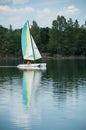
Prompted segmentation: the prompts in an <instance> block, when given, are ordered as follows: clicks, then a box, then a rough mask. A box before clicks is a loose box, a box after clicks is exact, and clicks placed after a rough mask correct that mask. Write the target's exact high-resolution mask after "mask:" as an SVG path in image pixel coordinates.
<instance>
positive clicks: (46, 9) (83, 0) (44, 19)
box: [0, 0, 86, 29]
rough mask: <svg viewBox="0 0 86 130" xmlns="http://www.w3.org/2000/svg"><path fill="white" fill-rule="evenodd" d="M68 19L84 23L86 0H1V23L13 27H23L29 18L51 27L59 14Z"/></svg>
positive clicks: (40, 25) (85, 18) (39, 24)
mask: <svg viewBox="0 0 86 130" xmlns="http://www.w3.org/2000/svg"><path fill="white" fill-rule="evenodd" d="M58 15H60V16H64V17H65V18H66V19H67V20H68V19H69V18H72V19H73V21H75V19H77V20H78V21H79V24H80V25H82V24H84V23H85V21H86V0H0V25H2V26H4V27H7V28H9V25H10V24H11V25H12V27H13V29H18V28H22V26H23V25H24V23H25V22H26V21H27V20H29V24H30V25H31V24H32V21H33V20H34V21H36V22H37V24H38V26H39V27H51V26H52V21H53V20H56V19H57V16H58Z"/></svg>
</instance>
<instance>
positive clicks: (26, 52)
mask: <svg viewBox="0 0 86 130" xmlns="http://www.w3.org/2000/svg"><path fill="white" fill-rule="evenodd" d="M21 46H22V55H23V59H24V60H29V61H36V60H38V59H41V58H42V56H41V54H40V52H39V50H38V48H37V46H36V43H35V41H34V39H33V37H32V35H31V33H30V28H29V22H28V21H27V22H26V23H25V24H24V26H23V28H22V34H21ZM17 67H18V68H20V69H46V63H33V64H19V65H18V66H17Z"/></svg>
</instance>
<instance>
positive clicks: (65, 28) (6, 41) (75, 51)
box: [0, 16, 86, 58]
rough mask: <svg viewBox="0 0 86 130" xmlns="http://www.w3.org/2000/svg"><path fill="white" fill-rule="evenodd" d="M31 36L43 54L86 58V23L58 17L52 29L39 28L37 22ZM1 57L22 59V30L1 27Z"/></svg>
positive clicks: (31, 28) (32, 27) (34, 23)
mask: <svg viewBox="0 0 86 130" xmlns="http://www.w3.org/2000/svg"><path fill="white" fill-rule="evenodd" d="M30 31H31V34H32V36H33V38H34V40H35V42H36V44H37V46H38V48H39V50H40V52H41V53H45V54H50V55H51V56H53V55H61V56H86V21H85V22H84V23H83V25H80V24H79V22H78V20H77V19H76V20H75V21H73V20H72V18H69V19H68V20H66V18H65V17H64V16H57V18H56V19H55V20H53V21H52V26H51V28H50V27H39V26H38V24H37V22H36V21H33V22H32V25H31V27H30ZM0 57H20V58H21V57H22V52H21V29H15V30H13V29H12V25H11V24H10V25H9V28H5V27H3V26H2V25H0Z"/></svg>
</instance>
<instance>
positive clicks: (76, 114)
mask: <svg viewBox="0 0 86 130" xmlns="http://www.w3.org/2000/svg"><path fill="white" fill-rule="evenodd" d="M16 64H17V62H14V63H13V62H10V63H9V62H1V63H0V66H2V65H6V66H9V65H10V66H16ZM0 130H86V60H62V61H48V62H47V70H46V71H32V70H30V71H22V70H19V69H17V68H16V67H0Z"/></svg>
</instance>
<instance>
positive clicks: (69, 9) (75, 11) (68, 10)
mask: <svg viewBox="0 0 86 130" xmlns="http://www.w3.org/2000/svg"><path fill="white" fill-rule="evenodd" d="M58 13H59V14H61V15H76V14H79V13H80V10H79V9H78V8H76V7H75V6H74V5H70V6H68V7H66V8H64V9H62V10H61V11H59V12H58Z"/></svg>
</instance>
